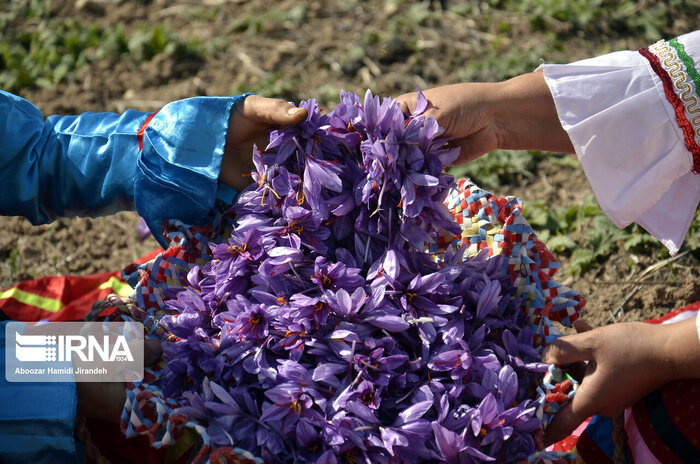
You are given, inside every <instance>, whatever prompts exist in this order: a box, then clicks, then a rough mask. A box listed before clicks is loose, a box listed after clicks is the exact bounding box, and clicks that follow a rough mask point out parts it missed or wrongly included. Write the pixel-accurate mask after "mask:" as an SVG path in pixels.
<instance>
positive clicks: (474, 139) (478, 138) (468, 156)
mask: <svg viewBox="0 0 700 464" xmlns="http://www.w3.org/2000/svg"><path fill="white" fill-rule="evenodd" d="M450 145H451V146H456V147H459V149H460V151H459V158H457V160H456V161H455V162H454V164H464V163H468V162H470V161H474V160H475V159H477V158H479V157H480V156H483V155H484V154H486V153H488V152H491V151H493V150H495V149H496V148H497V141H496V139H495V138H494V137H493V135H492V134H491V133H490V132H489V131H488V130H486V129H482V130H480V131H477V132H475V133H473V134H471V135H469V136H468V137H464V138H461V139H455V140H453V141H452V142H450Z"/></svg>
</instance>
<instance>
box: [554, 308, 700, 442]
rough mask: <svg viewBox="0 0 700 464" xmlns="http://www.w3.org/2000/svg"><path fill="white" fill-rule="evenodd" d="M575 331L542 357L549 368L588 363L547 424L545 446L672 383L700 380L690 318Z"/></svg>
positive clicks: (699, 346) (580, 326)
mask: <svg viewBox="0 0 700 464" xmlns="http://www.w3.org/2000/svg"><path fill="white" fill-rule="evenodd" d="M575 326H576V329H577V330H578V331H579V332H580V333H578V334H576V335H569V336H566V337H562V338H559V339H557V340H556V341H555V342H554V343H552V345H550V346H549V347H548V348H547V349H546V350H545V351H544V352H543V354H542V359H543V360H544V361H545V362H547V363H551V364H556V365H567V364H572V363H579V362H582V361H587V366H586V368H585V374H584V376H583V380H582V382H581V384H580V386H579V388H578V391H577V392H576V395H575V396H574V398H573V400H572V401H571V402H570V403H569V404H567V405H566V406H565V407H564V408H562V410H561V411H559V412H558V413H557V415H556V416H555V417H554V418H553V419H552V422H551V423H550V424H549V426H548V427H547V429H546V431H545V439H544V441H545V445H549V444H551V443H554V442H556V441H558V440H561V439H562V438H564V437H566V436H568V435H569V434H570V433H571V432H572V431H573V430H574V429H575V428H576V427H578V425H579V424H580V423H581V422H583V421H584V420H586V419H587V418H588V417H590V416H592V415H594V414H597V415H601V416H606V417H611V416H614V415H617V414H619V413H621V412H622V411H623V410H624V409H625V408H626V407H629V406H631V405H632V404H633V403H635V402H636V401H638V400H639V399H641V398H642V397H644V396H645V395H647V394H648V393H650V392H652V391H653V390H654V389H656V388H658V387H660V386H661V385H663V384H664V383H667V382H669V381H672V380H677V379H684V378H700V343H698V333H697V329H696V327H695V318H691V319H687V320H685V321H682V322H677V323H674V324H662V325H655V324H645V323H641V322H629V323H621V324H612V325H609V326H605V327H600V328H597V329H591V327H590V326H589V325H588V324H586V323H585V322H583V321H577V322H576V323H575Z"/></svg>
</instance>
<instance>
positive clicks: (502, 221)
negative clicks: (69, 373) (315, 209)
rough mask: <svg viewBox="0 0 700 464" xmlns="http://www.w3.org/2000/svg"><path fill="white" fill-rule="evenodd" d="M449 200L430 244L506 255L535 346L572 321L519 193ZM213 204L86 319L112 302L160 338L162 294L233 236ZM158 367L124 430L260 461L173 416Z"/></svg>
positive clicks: (552, 390)
mask: <svg viewBox="0 0 700 464" xmlns="http://www.w3.org/2000/svg"><path fill="white" fill-rule="evenodd" d="M446 204H447V205H448V207H449V208H450V209H451V211H452V214H453V215H454V217H455V218H456V219H457V221H458V222H459V223H460V224H462V228H463V233H462V235H461V236H457V237H442V238H440V239H438V240H437V243H436V244H435V246H434V249H438V248H440V247H444V246H446V245H447V244H449V243H450V242H453V241H457V243H458V244H464V245H467V247H468V249H467V255H468V256H473V255H475V254H477V253H478V252H479V251H481V250H483V249H488V250H489V255H490V256H495V255H498V254H506V255H507V256H508V260H506V261H505V263H504V266H503V269H502V272H503V273H504V274H507V275H510V276H511V278H512V279H513V282H514V283H515V284H516V286H517V288H518V295H519V296H521V297H523V298H524V301H523V304H522V307H521V309H522V310H523V312H524V313H525V314H527V316H528V317H529V319H530V321H531V323H532V324H533V325H534V326H535V328H536V331H537V336H536V344H537V345H540V346H543V345H545V344H546V343H549V342H550V341H551V340H553V339H554V338H556V333H557V332H556V329H555V327H554V326H553V325H552V322H551V321H552V320H557V321H560V322H562V323H563V324H566V325H570V324H571V322H573V321H574V320H576V318H577V317H578V315H579V313H580V311H581V309H582V308H583V306H584V305H585V300H584V299H583V297H582V296H581V295H580V294H578V293H577V292H575V291H573V290H571V289H569V288H567V287H564V286H562V285H560V284H558V283H556V282H555V281H554V280H553V279H552V276H553V275H554V273H555V272H556V270H557V269H558V268H559V264H558V263H557V261H556V260H555V259H554V257H553V256H552V255H551V254H550V253H549V251H548V250H547V248H546V247H545V245H544V244H543V243H542V242H541V241H539V240H538V239H537V237H536V235H535V234H534V232H533V230H532V228H531V227H530V225H529V224H528V223H527V221H526V220H525V219H524V217H523V216H522V203H521V202H520V201H519V200H518V199H517V198H514V197H509V198H498V197H495V196H493V195H491V194H490V193H488V192H486V191H485V190H482V189H480V188H478V187H477V186H476V185H474V184H472V183H471V182H469V181H466V180H463V181H460V182H459V184H458V187H457V188H456V189H454V190H453V191H451V192H450V194H449V195H448V198H447V200H446ZM218 206H219V208H220V214H218V215H216V217H214V216H212V224H211V225H210V226H205V227H199V226H188V225H186V224H183V223H182V222H179V221H166V222H165V223H164V225H163V234H164V237H165V240H166V241H167V242H168V243H169V245H170V247H169V248H168V249H167V250H165V251H164V252H163V253H161V254H160V255H159V256H158V257H156V258H155V259H154V260H153V261H151V262H149V263H146V264H143V265H141V266H131V267H129V268H127V269H126V270H125V272H124V276H125V279H126V280H127V281H128V282H129V283H130V284H131V285H132V286H134V287H135V292H134V295H132V297H131V299H122V298H119V297H116V296H112V297H110V298H108V299H107V300H105V301H104V302H99V303H97V304H96V305H95V307H94V308H93V311H92V312H91V314H90V315H88V318H89V319H95V318H97V317H98V316H99V314H101V313H102V312H103V311H104V310H105V309H106V308H109V307H114V306H116V308H117V309H116V310H115V311H114V312H113V313H112V315H111V316H110V318H116V317H120V318H123V319H135V320H139V321H142V322H143V323H144V325H145V326H146V328H147V331H148V333H149V336H152V337H154V338H158V339H161V338H162V337H163V335H164V334H163V333H162V328H160V327H159V325H158V321H159V319H160V317H162V316H163V314H164V311H163V309H162V307H163V306H162V305H163V301H164V300H165V299H167V298H168V297H172V296H173V295H174V293H173V291H174V290H177V289H180V288H182V286H183V279H184V277H185V276H186V274H187V272H188V271H189V269H190V267H191V266H193V265H203V264H205V263H206V262H207V261H208V260H209V259H211V258H210V256H209V246H208V245H209V243H210V242H213V243H220V242H222V241H223V240H224V238H225V237H227V236H228V235H230V228H231V226H232V223H233V221H232V218H231V217H230V216H228V215H226V214H223V213H221V212H222V211H223V208H224V205H222V204H218ZM162 369H163V365H162V364H161V365H159V366H156V367H155V368H151V369H148V368H147V369H146V373H145V377H144V381H143V382H140V383H133V384H128V385H127V402H126V405H125V408H124V412H123V414H122V431H123V432H124V433H125V434H126V436H127V437H136V436H147V437H148V439H149V442H150V443H151V445H152V446H153V447H155V448H159V449H160V448H163V447H169V446H174V445H176V444H177V443H180V440H181V439H182V437H187V436H191V435H192V433H194V435H195V436H196V437H198V438H197V441H196V443H197V444H196V445H195V448H196V449H198V451H199V452H198V454H197V456H196V457H195V458H194V461H195V462H219V459H225V461H224V462H240V463H253V462H262V461H261V460H260V459H259V458H256V457H254V456H251V455H250V454H249V453H248V452H247V451H245V450H240V449H236V448H230V447H225V448H217V449H216V450H214V449H213V448H212V446H211V442H210V440H209V437H208V435H207V433H206V429H205V428H204V427H202V426H201V425H200V424H198V423H196V422H195V421H194V420H191V419H189V418H187V417H184V416H180V415H173V413H172V412H173V410H174V409H175V407H176V404H174V403H173V402H172V400H170V399H168V398H165V397H163V393H162V390H161V389H160V386H159V380H160V376H161V375H162ZM555 384H556V382H554V381H552V380H551V379H550V380H549V381H548V382H547V383H546V385H545V387H544V388H545V390H546V392H545V390H543V392H542V393H543V394H542V396H541V409H542V411H540V416H539V417H541V418H543V420H544V421H546V420H547V418H548V417H549V415H550V414H552V413H553V412H555V411H556V410H558V408H559V407H561V405H562V404H563V403H564V402H565V401H567V400H568V398H569V396H570V392H571V391H572V389H573V387H574V386H575V385H574V384H573V383H572V382H571V381H568V383H567V384H566V385H564V386H559V387H557V386H555ZM193 443H194V442H193ZM533 462H535V461H533ZM537 462H552V463H559V462H561V463H565V462H566V463H568V462H571V455H569V453H566V452H559V453H549V454H545V455H540V456H538V460H537Z"/></svg>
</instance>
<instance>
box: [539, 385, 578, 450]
mask: <svg viewBox="0 0 700 464" xmlns="http://www.w3.org/2000/svg"><path fill="white" fill-rule="evenodd" d="M580 392H581V390H580V389H579V391H578V392H576V395H574V398H573V400H572V401H571V402H570V403H568V404H567V405H566V406H564V407H563V408H561V410H560V411H559V412H558V413H557V414H556V415H555V416H554V417H553V418H552V421H551V422H550V423H549V425H547V428H546V429H545V430H544V438H543V442H544V446H545V447H547V446H549V445H551V444H552V443H556V442H558V441H560V440H563V439H564V438H566V437H568V436H569V435H571V433H572V432H573V431H574V430H576V427H578V426H579V425H581V423H582V422H583V421H585V420H586V419H588V418H589V417H590V415H589V414H585V413H584V412H583V411H581V410H580V409H577V408H576V407H575V406H574V400H576V398H577V397H578V395H579V393H580Z"/></svg>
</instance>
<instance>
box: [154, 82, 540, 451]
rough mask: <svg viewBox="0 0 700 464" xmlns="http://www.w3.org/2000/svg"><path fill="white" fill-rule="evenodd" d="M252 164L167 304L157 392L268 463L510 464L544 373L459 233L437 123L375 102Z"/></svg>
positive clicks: (210, 431) (321, 118) (289, 131)
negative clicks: (219, 237)
mask: <svg viewBox="0 0 700 464" xmlns="http://www.w3.org/2000/svg"><path fill="white" fill-rule="evenodd" d="M300 106H301V107H302V108H306V109H307V110H308V112H309V115H308V118H307V120H306V121H305V122H303V123H302V124H301V125H300V126H298V127H289V128H285V129H282V130H277V131H273V132H272V133H271V134H270V143H269V145H268V147H267V149H266V150H265V151H264V152H263V151H260V150H257V149H256V150H255V151H254V154H253V159H254V163H255V168H256V169H255V171H254V172H253V173H252V179H253V181H254V183H253V184H252V185H251V187H250V188H248V189H246V190H245V191H243V192H241V194H240V195H239V196H238V198H237V200H236V203H235V205H234V206H233V211H234V212H235V214H236V218H237V225H236V227H235V228H234V230H233V231H232V234H231V237H230V239H229V240H228V241H226V242H224V243H220V244H215V245H211V255H212V257H213V259H212V260H211V261H209V262H208V263H207V264H206V265H204V266H202V267H197V266H195V267H193V268H191V270H190V272H189V273H188V275H187V278H186V281H187V282H186V285H185V287H184V288H183V289H181V290H179V292H178V293H177V294H176V295H174V296H175V297H174V298H172V299H170V300H168V301H167V303H166V308H167V309H168V310H169V312H170V314H169V315H167V316H165V317H164V318H163V319H162V321H161V324H162V326H163V327H164V328H165V329H166V330H167V331H168V332H169V335H170V336H169V341H166V342H164V343H163V349H164V353H165V359H166V361H167V364H166V366H165V369H164V372H163V377H162V379H161V386H162V389H163V392H164V394H165V395H166V396H168V397H170V398H172V399H174V400H175V401H177V403H178V404H180V405H181V407H180V408H179V409H178V410H176V411H175V412H176V413H179V414H184V415H186V416H188V417H189V418H191V419H193V420H195V421H197V422H198V423H199V424H201V425H202V426H203V427H205V428H206V433H207V435H208V436H209V437H210V439H211V442H212V443H213V444H214V445H215V447H238V448H243V449H246V450H248V451H250V452H251V453H253V454H255V455H257V456H260V457H261V458H262V459H263V460H264V461H265V462H269V463H303V462H309V463H311V462H314V463H327V464H330V463H345V462H347V463H395V462H401V463H414V462H416V463H417V462H447V463H472V462H490V461H495V462H517V461H519V460H522V459H525V458H527V457H528V456H529V455H530V454H532V453H533V452H534V451H535V442H534V439H533V435H534V433H535V432H536V431H537V430H539V428H540V421H539V420H538V419H537V417H536V414H535V412H536V408H537V404H536V402H535V401H534V400H532V399H530V397H534V394H533V390H532V385H533V383H534V382H536V380H537V379H540V378H541V373H543V372H544V371H545V370H546V366H545V365H543V364H541V363H540V362H539V355H538V353H537V352H536V351H535V350H534V349H533V348H532V332H531V330H530V328H529V327H528V324H527V321H526V318H525V316H524V314H523V313H522V312H521V311H520V310H519V309H518V305H519V303H520V300H519V299H518V298H516V297H515V289H514V288H513V286H512V284H511V281H510V278H509V277H508V276H505V275H503V274H502V273H501V269H502V268H503V266H502V264H503V263H502V258H500V257H494V258H490V259H488V257H487V255H486V254H483V253H482V254H480V255H478V256H476V257H473V258H469V259H465V258H464V257H463V254H462V253H463V250H461V249H456V248H455V247H448V248H447V250H446V251H443V252H440V253H435V252H428V251H426V250H428V249H429V245H430V244H431V243H434V242H435V241H436V240H437V237H438V236H439V235H440V234H443V236H444V235H445V234H446V235H447V236H450V235H451V234H456V233H459V232H460V231H461V229H460V227H459V225H458V224H456V222H454V220H453V218H452V216H451V215H450V213H449V211H448V210H447V208H446V207H445V206H444V204H443V201H444V199H445V196H446V194H447V192H448V190H449V189H450V188H451V187H452V186H453V178H452V176H450V175H448V174H445V172H444V168H445V166H446V165H447V164H449V163H451V162H452V161H454V160H455V159H456V157H457V155H458V152H457V150H455V149H449V148H446V147H445V142H446V140H445V139H444V138H440V132H441V130H440V128H439V127H438V125H437V123H436V121H435V120H434V119H431V118H426V117H425V116H424V112H425V110H426V108H427V101H426V100H425V98H424V97H423V95H422V94H420V93H419V99H418V105H417V108H416V111H415V112H414V113H413V114H412V115H410V116H408V115H404V114H403V113H402V112H401V110H400V107H399V105H398V103H396V102H395V101H393V100H391V99H383V100H381V99H380V98H379V97H377V96H373V95H372V94H371V93H370V92H369V91H368V92H367V94H366V95H365V97H364V100H362V99H361V98H360V97H359V96H357V95H356V94H353V93H345V92H343V93H341V99H340V103H339V104H338V106H337V107H336V109H335V110H334V111H333V112H331V113H330V114H322V113H321V112H320V110H319V108H318V107H317V104H316V102H315V101H314V100H309V101H306V102H302V103H301V104H300Z"/></svg>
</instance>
